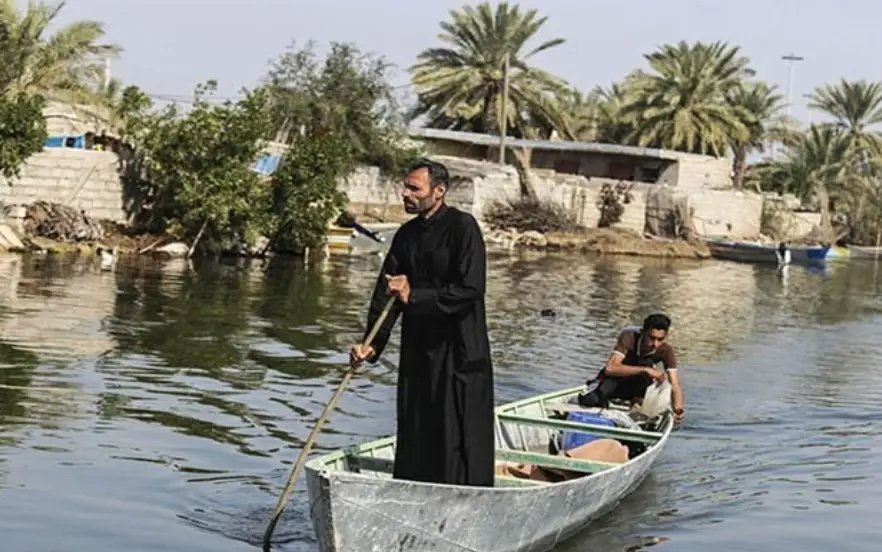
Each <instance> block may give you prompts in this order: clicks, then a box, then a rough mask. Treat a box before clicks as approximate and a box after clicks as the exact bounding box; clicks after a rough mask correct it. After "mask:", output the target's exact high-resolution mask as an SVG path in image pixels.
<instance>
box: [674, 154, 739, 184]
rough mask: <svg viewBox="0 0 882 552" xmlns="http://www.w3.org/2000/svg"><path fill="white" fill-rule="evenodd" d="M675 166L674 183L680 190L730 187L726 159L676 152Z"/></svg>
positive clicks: (730, 170) (729, 172)
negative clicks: (675, 175) (675, 176)
mask: <svg viewBox="0 0 882 552" xmlns="http://www.w3.org/2000/svg"><path fill="white" fill-rule="evenodd" d="M675 166H676V170H677V179H676V180H675V181H674V182H676V185H677V187H678V188H680V189H683V190H686V191H692V190H699V189H713V190H727V189H729V188H731V187H732V166H731V164H730V163H729V160H728V159H726V158H716V157H709V156H707V155H694V154H690V153H679V152H678V153H677V164H676V165H675ZM660 180H661V179H660ZM671 184H673V182H671Z"/></svg>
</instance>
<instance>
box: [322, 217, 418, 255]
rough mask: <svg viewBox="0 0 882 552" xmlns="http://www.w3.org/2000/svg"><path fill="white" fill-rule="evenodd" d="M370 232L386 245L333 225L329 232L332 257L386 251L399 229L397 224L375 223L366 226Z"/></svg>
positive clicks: (355, 231) (329, 246) (328, 246)
mask: <svg viewBox="0 0 882 552" xmlns="http://www.w3.org/2000/svg"><path fill="white" fill-rule="evenodd" d="M364 226H365V227H366V228H368V229H369V230H371V231H373V232H375V233H377V234H378V235H379V236H380V237H381V238H382V239H383V240H384V243H377V242H375V241H374V240H372V239H371V238H369V237H367V236H364V235H362V234H361V233H360V232H358V231H357V230H355V229H352V228H344V227H342V226H338V225H336V224H331V225H329V227H328V232H327V248H328V254H330V255H353V254H356V255H366V254H370V253H376V252H378V251H384V250H385V248H386V247H388V244H389V243H391V240H392V235H393V234H394V233H395V230H397V229H398V227H399V226H400V224H397V223H373V224H370V223H369V224H365V225H364Z"/></svg>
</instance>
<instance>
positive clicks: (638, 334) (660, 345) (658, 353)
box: [579, 314, 684, 425]
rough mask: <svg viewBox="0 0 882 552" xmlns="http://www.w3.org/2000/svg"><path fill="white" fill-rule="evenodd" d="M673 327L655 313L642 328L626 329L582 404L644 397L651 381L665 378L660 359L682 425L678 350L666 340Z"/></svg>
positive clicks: (607, 403) (668, 320)
mask: <svg viewBox="0 0 882 552" xmlns="http://www.w3.org/2000/svg"><path fill="white" fill-rule="evenodd" d="M670 327H671V319H670V318H668V317H667V316H665V315H664V314H652V315H650V316H647V317H646V319H645V320H644V321H643V327H642V328H625V329H624V330H622V333H620V334H619V338H618V340H617V341H616V345H615V348H614V349H613V352H612V354H610V356H609V360H608V361H607V363H606V366H605V367H604V368H603V370H601V371H600V373H599V374H597V377H596V378H594V379H593V380H591V381H589V382H588V387H589V390H588V391H587V392H586V393H583V394H582V395H580V396H579V404H580V405H582V406H584V407H586V408H590V407H598V406H599V407H604V408H605V407H607V406H608V405H609V400H610V399H622V400H626V401H633V400H635V399H642V398H643V396H644V394H645V393H646V389H647V388H648V387H649V385H650V384H652V383H653V382H661V381H664V379H665V374H664V372H662V371H661V370H659V369H658V368H655V365H656V364H657V363H659V362H660V363H662V364H663V365H664V368H665V370H666V371H667V373H668V378H669V379H670V382H671V406H672V408H673V410H674V416H675V421H676V423H677V424H678V425H679V424H680V423H681V422H682V421H683V416H684V414H683V412H684V411H683V390H682V389H681V387H680V378H679V376H678V375H677V357H676V355H675V354H674V349H673V347H671V346H670V345H668V344H667V343H665V338H667V336H668V330H669V329H670Z"/></svg>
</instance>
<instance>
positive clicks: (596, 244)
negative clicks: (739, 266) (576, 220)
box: [485, 228, 711, 259]
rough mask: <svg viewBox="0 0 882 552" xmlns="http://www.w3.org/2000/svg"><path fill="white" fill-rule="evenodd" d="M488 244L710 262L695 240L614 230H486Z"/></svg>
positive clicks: (706, 253) (700, 244) (504, 246)
mask: <svg viewBox="0 0 882 552" xmlns="http://www.w3.org/2000/svg"><path fill="white" fill-rule="evenodd" d="M485 240H486V242H487V243H488V245H494V246H496V247H501V248H504V249H515V248H525V249H533V250H545V251H577V252H584V253H599V254H606V255H633V256H642V257H667V258H691V259H709V258H710V256H711V255H710V250H709V249H708V248H707V246H706V245H705V244H704V243H702V242H700V241H697V240H683V239H664V238H656V237H647V236H642V235H640V234H638V233H637V232H633V231H628V230H622V229H617V228H585V229H580V230H577V231H571V232H549V233H548V234H543V233H541V232H537V231H535V230H527V231H525V232H518V231H517V230H515V229H514V228H507V229H504V230H488V231H487V232H486V233H485Z"/></svg>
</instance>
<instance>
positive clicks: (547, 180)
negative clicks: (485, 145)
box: [343, 156, 763, 237]
mask: <svg viewBox="0 0 882 552" xmlns="http://www.w3.org/2000/svg"><path fill="white" fill-rule="evenodd" d="M696 157H700V156H696ZM434 158H435V159H437V160H438V161H441V162H443V163H445V164H446V165H447V167H448V168H449V169H450V171H451V174H452V176H453V178H454V185H453V186H452V189H451V191H450V195H449V202H450V203H451V204H452V205H456V206H459V207H462V208H464V209H467V210H469V211H470V212H472V213H473V214H474V215H475V216H476V217H477V218H478V219H479V220H480V219H481V218H482V217H483V215H484V213H485V212H486V210H487V208H488V207H489V206H490V205H492V203H493V202H494V201H506V200H509V199H516V198H517V197H518V196H519V194H520V184H519V180H518V175H517V171H516V170H515V169H514V168H513V167H511V166H504V167H501V166H499V165H497V164H495V163H489V162H482V161H475V160H469V159H461V158H456V157H445V156H434ZM682 168H683V169H685V170H687V171H692V174H693V175H699V174H700V175H702V178H703V175H704V174H705V173H707V172H708V171H709V170H716V171H718V172H719V171H720V170H721V169H720V167H719V164H710V165H708V164H704V165H703V164H702V163H698V162H695V163H692V164H690V163H689V162H688V161H687V163H686V164H684V165H683V166H682ZM702 171H704V172H702ZM531 175H532V182H533V187H534V188H535V190H536V194H537V195H538V196H539V198H540V199H543V200H550V201H554V202H555V203H558V204H559V205H562V206H563V207H564V208H566V209H568V210H569V211H570V212H571V213H572V215H573V216H574V217H575V218H576V220H577V221H578V222H579V223H580V224H581V225H582V226H585V227H587V228H595V227H596V226H597V222H598V220H599V218H600V211H599V210H598V209H597V205H596V201H597V198H598V196H599V193H600V190H601V187H602V186H603V184H604V183H610V184H616V183H618V182H619V181H618V180H610V179H603V178H591V179H587V178H585V177H582V176H574V175H561V174H557V173H555V172H553V171H542V170H534V171H532V172H531ZM696 178H698V177H697V176H696ZM653 186H658V185H657V184H639V183H637V184H634V186H633V187H632V188H631V197H632V199H631V201H630V202H629V203H628V204H626V205H625V212H624V214H623V215H622V219H621V221H620V222H619V223H618V224H616V227H617V228H622V229H627V230H632V231H635V232H639V233H642V232H643V229H644V224H645V220H646V219H645V217H646V194H647V192H648V191H649V190H650V189H651V188H652V187H653ZM343 190H344V191H345V192H346V193H347V195H348V196H349V200H350V208H351V209H352V210H353V211H354V212H355V213H358V214H372V215H376V216H380V217H382V218H383V219H386V220H389V219H392V220H397V219H398V217H401V216H402V215H403V211H402V209H401V199H400V190H401V188H400V185H398V184H397V183H394V182H389V181H386V180H384V179H383V178H381V176H380V173H379V170H377V169H376V168H374V167H370V168H362V169H359V170H358V171H356V173H354V174H353V175H352V176H350V177H349V179H347V181H346V183H345V184H344V185H343ZM678 192H682V193H685V194H688V196H689V205H690V207H692V208H693V209H694V211H693V220H694V225H695V230H696V231H697V232H699V233H701V234H704V235H708V236H730V237H748V236H756V235H757V234H759V229H760V222H761V217H762V202H763V199H762V197H761V196H759V195H757V194H752V193H745V192H736V191H733V190H714V189H702V188H701V187H700V186H696V188H695V189H693V190H684V189H683V188H678Z"/></svg>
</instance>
